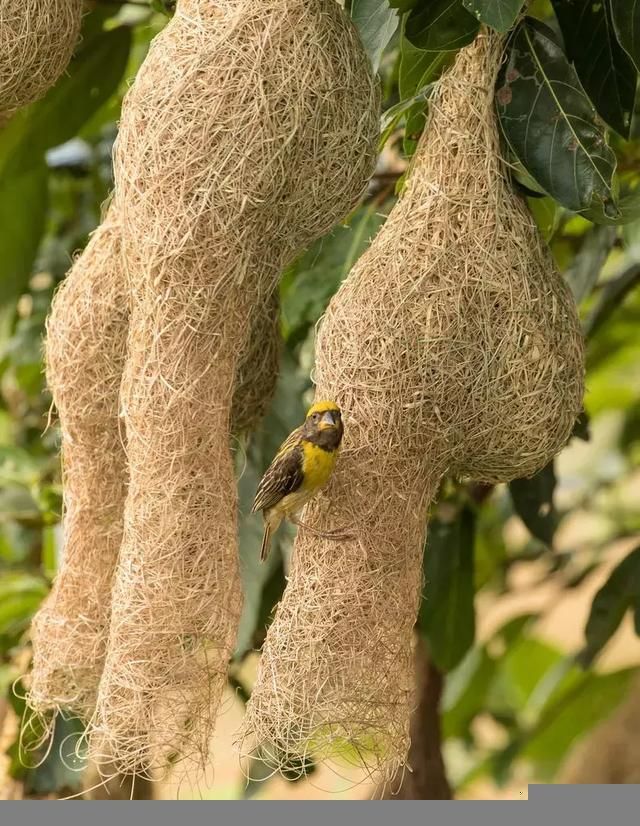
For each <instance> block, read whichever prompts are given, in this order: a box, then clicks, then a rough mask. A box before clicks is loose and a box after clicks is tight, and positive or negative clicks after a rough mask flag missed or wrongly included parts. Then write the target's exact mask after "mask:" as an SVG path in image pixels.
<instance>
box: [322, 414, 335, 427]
mask: <svg viewBox="0 0 640 826" xmlns="http://www.w3.org/2000/svg"><path fill="white" fill-rule="evenodd" d="M320 426H321V427H322V428H325V427H335V426H336V421H335V419H334V418H333V413H332V412H331V411H330V410H327V412H326V413H323V415H322V418H321V419H320Z"/></svg>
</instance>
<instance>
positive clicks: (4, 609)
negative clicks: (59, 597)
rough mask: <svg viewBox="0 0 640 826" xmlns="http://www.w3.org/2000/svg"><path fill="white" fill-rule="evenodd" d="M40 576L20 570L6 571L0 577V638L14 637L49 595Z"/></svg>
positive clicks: (25, 625) (22, 629)
mask: <svg viewBox="0 0 640 826" xmlns="http://www.w3.org/2000/svg"><path fill="white" fill-rule="evenodd" d="M47 590H48V589H47V585H46V583H45V582H44V580H42V579H41V578H40V577H36V576H33V575H31V574H26V573H20V572H6V571H5V572H4V573H3V574H2V577H1V578H0V638H2V637H8V638H14V637H16V636H18V635H19V634H21V633H22V632H23V631H24V630H25V629H26V628H27V627H28V625H29V623H30V622H31V617H32V616H33V615H34V613H35V612H36V610H37V609H38V607H39V605H40V603H41V602H42V600H43V599H44V597H45V596H46V595H47Z"/></svg>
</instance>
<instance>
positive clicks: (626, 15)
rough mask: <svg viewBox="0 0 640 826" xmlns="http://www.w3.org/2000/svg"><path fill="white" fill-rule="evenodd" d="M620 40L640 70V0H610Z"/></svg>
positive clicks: (614, 23)
mask: <svg viewBox="0 0 640 826" xmlns="http://www.w3.org/2000/svg"><path fill="white" fill-rule="evenodd" d="M610 2H611V14H612V17H613V25H614V27H615V30H616V34H617V36H618V41H619V42H620V45H621V46H622V48H623V49H624V50H625V51H626V53H627V54H628V55H629V57H630V58H631V59H632V60H633V62H634V64H635V67H636V69H637V70H638V71H639V72H640V3H638V0H610Z"/></svg>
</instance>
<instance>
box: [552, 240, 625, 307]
mask: <svg viewBox="0 0 640 826" xmlns="http://www.w3.org/2000/svg"><path fill="white" fill-rule="evenodd" d="M615 240H616V230H615V228H614V227H609V226H601V227H594V228H593V229H592V230H591V232H588V233H587V234H586V236H585V239H584V241H583V243H582V246H581V247H580V250H579V251H578V252H577V253H576V255H575V256H574V258H573V260H572V261H571V263H570V264H569V266H568V268H567V269H566V271H565V273H564V277H565V279H566V280H567V282H568V283H569V287H570V288H571V292H572V293H573V297H574V298H575V301H576V304H580V302H581V301H583V300H584V299H585V298H587V297H588V296H589V294H590V293H591V290H592V289H593V288H594V287H595V285H596V282H597V280H598V276H599V275H600V271H601V269H602V267H603V265H604V262H605V261H606V260H607V258H608V257H609V253H610V252H611V249H612V247H613V245H614V243H615Z"/></svg>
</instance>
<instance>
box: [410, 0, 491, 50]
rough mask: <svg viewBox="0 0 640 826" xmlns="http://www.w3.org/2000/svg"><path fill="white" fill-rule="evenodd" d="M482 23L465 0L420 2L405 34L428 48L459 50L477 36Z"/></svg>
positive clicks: (417, 46)
mask: <svg viewBox="0 0 640 826" xmlns="http://www.w3.org/2000/svg"><path fill="white" fill-rule="evenodd" d="M478 27H479V23H478V21H477V20H476V19H475V18H474V17H473V15H471V14H469V12H468V11H467V10H466V9H465V8H464V6H463V5H462V0H430V2H428V3H419V4H418V5H417V6H416V7H415V8H414V9H412V11H411V12H410V13H409V16H408V17H407V20H406V23H405V26H404V35H405V37H406V38H407V40H409V41H410V42H411V43H412V44H413V45H414V46H415V47H416V48H417V49H422V50H424V51H426V52H456V51H458V49H461V48H462V47H463V46H466V45H467V44H468V43H471V41H472V40H473V39H474V37H475V36H476V34H477V33H478Z"/></svg>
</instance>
